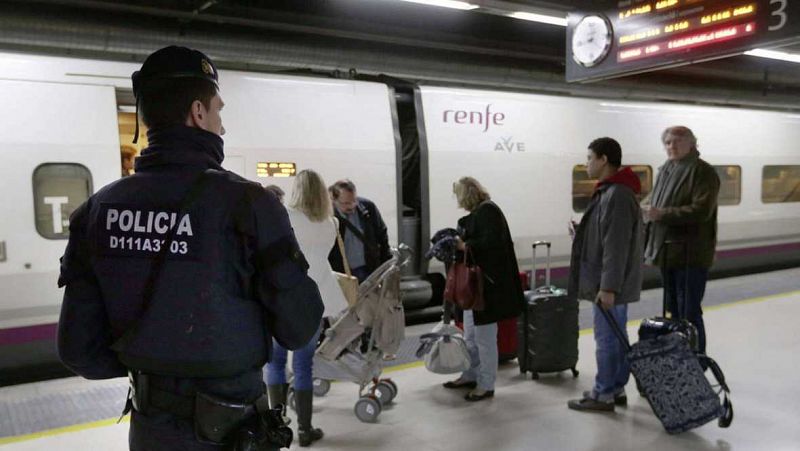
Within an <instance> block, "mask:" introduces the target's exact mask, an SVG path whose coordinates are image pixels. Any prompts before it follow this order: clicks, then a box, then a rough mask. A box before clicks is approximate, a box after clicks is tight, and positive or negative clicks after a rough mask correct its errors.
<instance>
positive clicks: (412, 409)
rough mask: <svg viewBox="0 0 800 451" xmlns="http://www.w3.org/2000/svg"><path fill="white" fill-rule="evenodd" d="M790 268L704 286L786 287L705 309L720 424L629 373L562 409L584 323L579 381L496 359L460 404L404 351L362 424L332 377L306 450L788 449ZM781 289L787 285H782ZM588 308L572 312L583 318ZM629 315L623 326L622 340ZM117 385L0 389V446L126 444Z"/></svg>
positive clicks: (793, 338)
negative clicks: (592, 404) (651, 396)
mask: <svg viewBox="0 0 800 451" xmlns="http://www.w3.org/2000/svg"><path fill="white" fill-rule="evenodd" d="M799 276H800V269H792V270H785V271H778V272H775V273H769V274H766V275H753V276H746V277H741V278H736V279H726V280H720V281H712V282H709V286H708V293H709V295H712V293H720V292H723V291H724V290H726V289H730V290H731V291H735V292H737V293H745V294H747V293H749V292H747V291H746V290H744V289H743V288H742V287H752V286H757V285H759V284H757V283H756V281H761V283H760V284H761V285H762V286H770V287H772V289H774V288H775V287H776V285H775V284H774V283H773V284H769V283H767V282H768V280H769V279H770V278H775V279H776V280H780V283H781V284H785V285H781V284H778V287H779V288H781V289H782V290H783V291H782V292H781V293H774V294H769V295H762V296H757V297H747V298H745V297H738V298H736V297H729V298H728V300H727V302H722V303H717V304H716V305H708V306H706V308H705V311H706V313H705V321H706V328H707V331H708V349H709V354H710V355H711V356H712V357H714V359H715V360H717V362H718V363H719V364H720V366H721V367H722V369H723V370H724V372H725V375H726V378H727V381H728V384H729V385H730V387H731V391H732V393H731V395H732V400H733V404H734V409H735V418H734V421H733V424H732V425H731V427H730V428H728V429H720V428H718V427H717V425H716V422H712V423H709V424H707V425H705V426H703V427H701V428H698V429H695V430H693V431H690V432H687V433H684V434H680V435H677V436H671V435H668V434H667V433H666V432H665V431H664V429H663V428H662V426H661V424H660V423H659V422H658V419H657V418H656V417H655V416H654V415H653V413H652V411H651V410H650V407H649V405H648V404H647V402H646V400H644V399H642V398H640V397H639V395H638V394H637V393H636V389H635V386H634V383H633V381H632V380H631V382H630V383H629V385H628V390H627V391H628V402H629V404H628V406H627V407H622V408H620V407H618V408H617V409H616V411H615V412H613V413H584V412H575V411H572V410H569V409H567V406H566V403H567V401H568V400H569V399H572V398H576V397H579V396H580V394H581V392H582V391H583V390H586V389H589V388H590V387H591V384H592V381H593V377H594V373H595V369H596V367H595V362H594V341H593V338H592V334H591V330H590V329H583V330H582V331H581V336H580V339H579V349H580V356H581V358H580V360H579V363H578V369H579V371H580V373H581V374H580V376H579V377H577V378H573V377H572V376H571V374H570V373H569V372H564V373H561V374H557V375H543V376H542V377H541V378H540V379H539V380H538V381H534V380H531V379H530V377H527V378H526V377H523V376H522V375H520V373H519V370H518V367H517V365H516V363H515V362H511V363H509V364H504V365H501V367H500V370H499V373H498V377H497V387H496V393H495V397H494V398H493V399H490V400H485V401H481V402H477V403H468V402H466V401H464V400H463V399H462V398H463V395H464V394H465V392H463V391H458V390H455V391H454V390H446V389H444V388H442V387H441V384H442V383H443V382H445V381H447V380H449V379H451V378H453V377H452V376H451V377H448V376H441V375H435V374H432V373H429V372H428V371H427V370H426V369H425V368H424V366H423V365H422V363H421V362H416V361H412V362H405V360H407V356H406V355H403V356H400V362H397V363H398V364H396V365H394V366H392V367H390V368H388V369H387V370H386V371H385V373H384V375H385V377H391V378H392V379H393V380H394V381H395V382H396V384H397V385H398V387H399V393H398V396H397V398H396V400H395V402H394V403H393V404H391V405H390V406H388V407H387V408H385V409H384V410H383V412H382V413H381V415H380V417H379V419H378V422H377V423H375V424H365V423H362V422H360V421H359V420H358V419H357V418H356V417H355V415H354V414H353V405H354V403H355V401H356V400H357V386H355V385H354V384H351V383H344V382H341V383H334V384H333V385H332V387H331V390H330V392H329V393H328V394H327V395H326V396H324V397H319V398H315V401H314V402H315V405H314V407H315V412H314V424H315V426H317V427H321V428H322V429H323V430H324V431H325V438H324V439H323V440H322V441H320V442H317V443H315V444H314V445H313V446H312V449H320V450H353V449H381V450H404V449H405V450H408V449H426V450H442V451H443V450H458V451H465V450H466V451H471V450H486V449H491V450H497V451H499V450H575V451H584V450H585V451H599V450H609V451H612V450H613V451H618V450H647V451H672V450H675V451H678V450H681V451H683V450H702V451H706V450H708V451H711V450H718V451H762V450H763V451H767V450H769V451H796V450H798V449H800V429H798V427H797V422H798V420H799V419H800V406H798V404H797V400H800V385H798V384H797V382H796V381H797V379H798V377H797V375H798V372H799V371H800V363H798V360H797V359H796V358H795V354H796V353H797V352H798V351H799V350H800V330H799V329H798V327H797V323H798V321H797V318H800V283H798V282H797V280H798V277H799ZM790 286H793V287H794V289H793V290H786V288H789V287H790ZM710 297H712V298H713V296H710ZM711 304H713V303H711ZM637 309H638V310H636V311H637V312H639V313H646V316H650V315H651V314H653V313H655V312H650V311H657V310H659V309H660V290H650V291H648V292H646V293H645V294H644V296H643V301H642V303H641V305H640V306H638V307H637ZM632 310H633V309H632ZM587 313H589V312H588V309H587V311H584V312H582V313H581V324H584V322H585V315H586V314H587ZM631 318H641V316H638V317H637V316H634V315H631ZM638 323H639V320H638V319H633V320H631V321H630V322H629V324H628V332H629V334H631V336H635V334H636V328H637V327H638ZM430 327H432V325H423V326H415V327H413V328H409V334H408V335H409V338H408V339H407V341H408V343H407V344H406V345H404V350H405V349H410V348H413V347H414V341H415V340H416V336H418V335H419V334H420V333H422V332H423V331H427V330H428V329H429V328H430ZM404 354H407V353H404ZM125 384H126V382H125V380H122V379H114V380H108V381H87V380H83V379H80V378H67V379H61V380H56V381H48V382H39V383H33V384H24V385H18V386H13V387H5V388H2V389H0V450H2V451H22V450H31V451H32V450H50V449H58V450H65V451H69V450H79V449H80V450H85V449H93V450H94V449H97V450H109V451H117V450H119V451H121V450H126V449H127V430H128V424H127V418H126V419H124V420H123V421H122V422H121V423H120V424H116V421H117V417H118V415H119V413H118V412H119V410H120V409H121V406H122V401H123V398H124V395H125V392H126V385H125ZM292 416H293V415H292ZM293 421H294V420H293ZM293 449H299V447H297V445H295V446H293Z"/></svg>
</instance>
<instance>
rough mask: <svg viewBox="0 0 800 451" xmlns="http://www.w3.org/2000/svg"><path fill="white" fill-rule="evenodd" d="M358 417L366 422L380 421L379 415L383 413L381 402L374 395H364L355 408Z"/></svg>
mask: <svg viewBox="0 0 800 451" xmlns="http://www.w3.org/2000/svg"><path fill="white" fill-rule="evenodd" d="M353 410H354V411H355V414H356V418H358V419H359V420H361V421H362V422H364V423H375V422H377V421H378V415H380V414H381V410H382V409H381V403H380V402H379V401H378V399H377V398H375V397H374V396H370V395H367V396H364V397H362V398H361V399H359V400H358V401H356V405H355V407H354V409H353Z"/></svg>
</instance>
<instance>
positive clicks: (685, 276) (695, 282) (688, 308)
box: [661, 268, 708, 354]
mask: <svg viewBox="0 0 800 451" xmlns="http://www.w3.org/2000/svg"><path fill="white" fill-rule="evenodd" d="M707 280H708V269H705V268H688V269H685V268H680V269H671V268H662V269H661V281H662V282H663V283H664V293H665V295H666V298H667V310H668V311H669V312H670V313H672V317H673V318H675V319H687V320H689V322H690V323H692V324H694V326H695V327H696V328H697V341H698V346H699V351H700V353H701V354H705V353H706V326H705V324H704V323H703V308H702V307H701V305H700V304H701V303H702V302H703V296H704V295H705V293H706V281H707Z"/></svg>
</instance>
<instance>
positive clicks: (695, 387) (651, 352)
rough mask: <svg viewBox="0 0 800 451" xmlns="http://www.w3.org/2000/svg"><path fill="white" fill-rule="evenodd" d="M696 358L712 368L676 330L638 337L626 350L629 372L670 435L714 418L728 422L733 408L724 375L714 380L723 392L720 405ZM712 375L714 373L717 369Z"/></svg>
mask: <svg viewBox="0 0 800 451" xmlns="http://www.w3.org/2000/svg"><path fill="white" fill-rule="evenodd" d="M700 359H707V360H708V361H709V363H710V364H711V365H710V366H711V367H712V369H713V368H714V367H716V363H713V360H711V359H710V358H708V357H706V356H698V355H697V354H695V352H694V351H693V350H692V349H691V347H690V345H689V341H688V340H687V339H686V337H684V336H683V335H681V334H679V333H670V334H667V335H662V336H659V337H656V338H652V339H647V340H640V341H639V342H638V343H636V344H634V345H633V346H632V347H631V350H630V351H629V352H628V361H629V362H630V365H631V372H632V373H633V375H634V377H635V378H636V380H637V381H639V384H640V386H641V388H642V389H643V390H644V392H645V394H646V395H647V400H648V401H649V402H650V406H651V407H652V408H653V412H654V413H655V414H656V416H657V417H658V419H659V420H661V423H662V424H663V425H664V428H665V429H666V430H667V432H669V433H670V434H678V433H681V432H684V431H688V430H690V429H693V428H696V427H698V426H702V425H704V424H706V423H708V422H709V421H711V420H713V419H715V418H720V422H719V424H720V426H721V427H727V426H728V425H729V424H730V420H731V419H732V416H733V409H732V406H731V403H730V400H729V399H728V387H727V385H726V384H725V380H724V377H722V379H721V380H718V382H719V383H720V386H721V390H722V391H723V392H724V401H723V403H722V404H720V399H719V394H717V392H715V391H714V388H713V387H712V386H711V384H710V383H709V381H708V379H706V376H705V374H704V371H703V368H702V366H701V365H700ZM717 368H718V367H717ZM719 374H720V375H721V371H720V372H719ZM714 375H715V377H716V376H718V375H717V371H714ZM729 417H730V418H729Z"/></svg>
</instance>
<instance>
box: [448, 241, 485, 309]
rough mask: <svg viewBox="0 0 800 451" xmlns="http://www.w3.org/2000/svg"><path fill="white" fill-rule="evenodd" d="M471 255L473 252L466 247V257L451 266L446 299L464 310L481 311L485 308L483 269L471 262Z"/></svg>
mask: <svg viewBox="0 0 800 451" xmlns="http://www.w3.org/2000/svg"><path fill="white" fill-rule="evenodd" d="M471 256H472V252H471V251H470V249H469V248H466V250H465V251H464V258H463V259H462V260H461V261H457V262H455V263H453V265H452V266H450V269H449V270H448V271H447V283H446V284H445V286H444V299H445V300H446V301H448V302H452V303H453V304H456V305H457V306H458V307H459V308H461V309H462V310H473V311H478V312H480V311H482V310H483V309H484V308H485V303H484V299H483V270H481V267H480V266H478V265H476V264H474V263H472V264H470V263H469V261H470V257H471Z"/></svg>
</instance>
